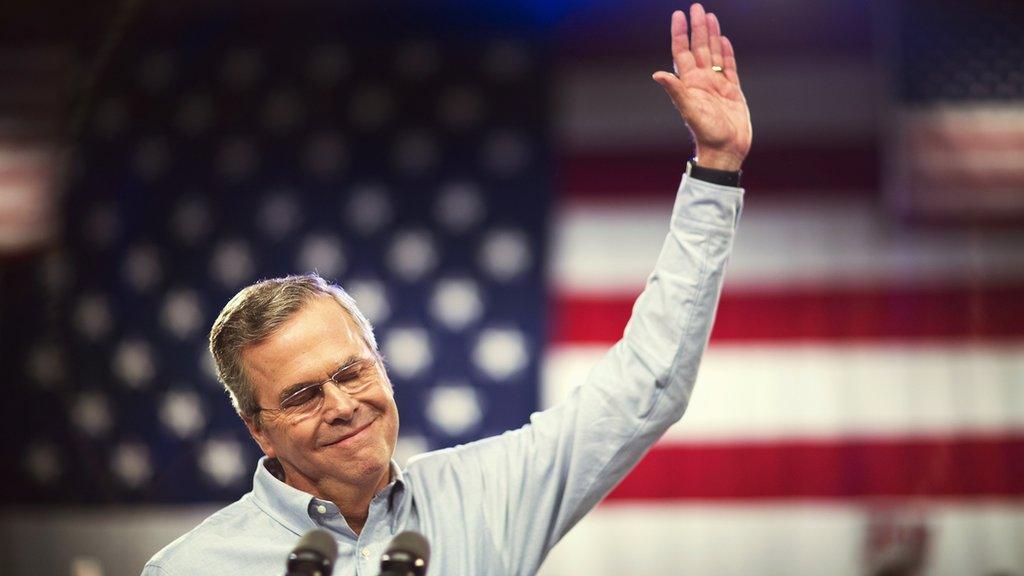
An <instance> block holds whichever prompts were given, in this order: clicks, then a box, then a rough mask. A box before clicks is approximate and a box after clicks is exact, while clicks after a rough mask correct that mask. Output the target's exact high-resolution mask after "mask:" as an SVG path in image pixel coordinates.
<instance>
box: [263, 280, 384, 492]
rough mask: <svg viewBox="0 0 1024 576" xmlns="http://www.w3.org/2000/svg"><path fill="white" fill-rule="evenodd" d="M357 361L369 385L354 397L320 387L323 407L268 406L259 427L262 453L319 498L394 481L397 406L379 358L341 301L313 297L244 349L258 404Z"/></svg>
mask: <svg viewBox="0 0 1024 576" xmlns="http://www.w3.org/2000/svg"><path fill="white" fill-rule="evenodd" d="M354 358H362V359H370V360H372V361H373V363H372V364H370V365H369V368H367V370H368V378H370V379H372V380H373V383H372V385H370V386H369V387H368V388H367V389H366V390H363V391H361V392H358V393H356V394H355V395H354V396H350V395H349V394H347V393H346V392H343V391H342V390H340V389H339V388H338V387H337V386H335V385H334V384H330V383H329V384H326V385H324V386H323V394H324V399H323V407H322V408H321V409H320V410H319V411H318V412H315V413H313V414H311V415H308V416H305V417H298V418H297V417H293V416H289V415H288V414H285V413H280V412H276V411H273V410H271V411H269V412H268V411H263V412H262V414H261V424H262V425H261V426H260V427H259V428H258V429H257V428H256V427H255V426H254V425H253V424H252V423H251V422H246V424H247V425H248V426H249V430H250V432H252V435H253V437H254V438H255V439H256V441H257V442H258V443H259V445H260V447H261V448H262V449H263V452H264V453H266V455H267V456H269V457H271V458H277V459H278V461H279V462H280V463H281V466H282V468H283V469H284V472H285V478H286V481H287V483H288V484H289V485H291V486H294V487H296V488H298V489H300V490H303V491H305V492H309V493H311V494H314V495H316V496H318V497H321V498H328V499H329V497H330V494H332V493H336V492H337V490H338V489H346V488H352V487H358V488H360V489H364V488H374V489H375V490H379V489H381V488H383V487H384V486H385V485H387V483H388V481H389V463H390V461H391V455H392V454H393V453H394V450H395V441H396V440H397V438H398V408H397V407H396V406H395V401H394V397H393V393H392V390H391V384H390V382H389V381H388V379H387V375H386V374H385V373H384V368H383V366H381V365H380V363H379V362H377V358H376V355H375V354H374V353H373V352H372V350H370V349H369V348H368V347H367V345H366V344H365V343H364V342H363V339H362V337H361V336H360V333H359V329H358V328H357V327H356V325H355V323H354V322H353V321H352V320H351V319H350V318H349V316H348V314H346V313H345V312H344V310H343V309H342V308H341V305H340V304H338V303H337V301H335V300H334V299H333V298H331V297H329V296H323V297H318V298H315V299H314V300H312V301H310V302H309V303H307V304H306V305H305V306H304V307H303V308H302V309H301V310H300V311H299V312H297V313H296V314H295V315H294V316H292V317H291V318H290V319H289V320H288V321H287V322H286V323H285V324H284V325H282V326H281V327H280V328H279V329H278V330H277V331H276V332H275V333H274V334H272V335H271V336H270V337H269V338H267V339H266V340H264V341H263V342H260V343H259V344H257V345H254V346H252V347H250V348H248V349H247V350H246V351H245V352H244V354H243V361H244V362H245V368H246V372H247V374H248V376H249V378H250V380H251V382H252V383H253V385H254V386H255V389H256V396H257V399H258V400H259V403H260V406H262V407H264V408H277V407H278V406H280V404H281V400H282V398H283V397H284V396H287V395H288V392H289V390H294V389H295V388H296V387H298V385H300V384H308V383H316V382H324V381H326V380H328V379H329V378H331V376H332V375H333V374H334V373H335V372H336V371H337V370H338V368H339V367H341V366H342V365H344V364H345V363H346V362H347V361H349V360H351V359H354Z"/></svg>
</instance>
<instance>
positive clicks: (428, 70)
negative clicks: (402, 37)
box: [395, 42, 441, 80]
mask: <svg viewBox="0 0 1024 576" xmlns="http://www.w3.org/2000/svg"><path fill="white" fill-rule="evenodd" d="M440 65H441V55H440V54H439V52H438V50H437V46H435V45H433V44H431V43H429V42H411V43H409V44H406V45H405V46H402V48H401V49H400V50H399V52H398V56H397V57H396V58H395V71H396V72H398V74H399V75H401V76H403V77H405V78H409V79H414V80H422V79H423V78H427V77H429V76H433V75H436V74H437V71H438V69H439V68H440Z"/></svg>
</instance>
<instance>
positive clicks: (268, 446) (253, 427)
mask: <svg viewBox="0 0 1024 576" xmlns="http://www.w3.org/2000/svg"><path fill="white" fill-rule="evenodd" d="M242 421H243V422H245V427H246V428H248V429H249V434H250V435H252V439H253V440H255V441H256V443H257V444H259V446H260V450H263V453H264V454H266V455H267V458H277V455H276V452H275V451H274V444H273V442H271V441H270V435H269V434H268V433H267V428H266V426H258V425H257V424H256V422H255V421H254V420H253V418H252V417H248V416H246V417H243V418H242Z"/></svg>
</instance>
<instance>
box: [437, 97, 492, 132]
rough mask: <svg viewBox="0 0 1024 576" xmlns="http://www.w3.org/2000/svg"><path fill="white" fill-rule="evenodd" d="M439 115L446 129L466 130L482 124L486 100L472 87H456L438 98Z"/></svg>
mask: <svg viewBox="0 0 1024 576" xmlns="http://www.w3.org/2000/svg"><path fill="white" fill-rule="evenodd" d="M437 115H438V117H439V118H440V119H441V122H442V123H443V124H444V125H445V126H446V127H448V128H451V129H453V130H466V129H468V128H472V127H473V126H476V125H478V124H479V123H480V120H481V119H482V118H483V115H484V100H483V98H481V97H480V93H479V91H477V90H476V89H474V88H472V87H470V86H454V87H451V88H448V89H446V90H445V91H444V92H442V93H441V95H440V97H439V98H438V106H437Z"/></svg>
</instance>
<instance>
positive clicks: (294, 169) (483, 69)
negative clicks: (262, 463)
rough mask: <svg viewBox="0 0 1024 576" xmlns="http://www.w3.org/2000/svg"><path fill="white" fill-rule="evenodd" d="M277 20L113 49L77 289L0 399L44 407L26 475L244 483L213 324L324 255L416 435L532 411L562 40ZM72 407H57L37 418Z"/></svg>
mask: <svg viewBox="0 0 1024 576" xmlns="http://www.w3.org/2000/svg"><path fill="white" fill-rule="evenodd" d="M278 24H280V22H274V23H273V25H271V23H262V24H259V25H256V24H254V23H253V22H251V21H248V20H244V19H238V18H225V19H220V20H207V21H204V22H202V23H200V24H197V23H195V22H190V23H185V24H181V25H180V26H163V27H155V29H154V30H148V31H147V33H146V34H145V35H139V36H138V37H132V38H129V39H128V42H129V43H130V44H129V45H128V46H126V47H125V48H124V49H123V50H122V51H121V52H120V53H121V55H122V56H121V57H119V58H117V59H116V60H114V61H113V62H112V63H111V67H112V68H115V69H117V70H119V71H120V73H117V74H111V75H110V77H109V79H108V80H106V81H104V82H103V83H102V85H101V86H100V93H99V95H98V97H97V99H96V106H95V111H94V113H93V114H92V116H91V120H90V121H89V123H88V127H87V131H86V132H85V134H84V136H83V138H82V141H81V144H80V154H81V155H80V158H79V162H80V165H79V173H78V174H77V175H76V177H75V180H74V183H73V185H72V188H71V190H70V192H69V197H68V203H67V209H66V210H67V212H66V214H67V226H66V236H65V245H64V247H63V249H62V252H61V256H60V258H62V259H63V260H64V262H63V264H64V266H63V270H62V271H63V273H64V276H65V278H63V285H62V287H61V290H60V296H59V300H58V303H57V305H58V306H61V307H62V311H63V312H64V313H62V314H61V315H60V319H59V320H58V321H56V322H55V323H54V324H53V326H52V327H50V329H49V330H47V331H45V332H42V333H41V334H40V337H39V342H37V343H36V344H35V345H34V346H33V347H32V348H31V350H30V352H29V357H28V364H27V372H28V374H27V376H28V381H29V382H30V383H31V386H28V387H26V388H24V389H23V398H20V401H19V402H18V403H12V404H9V405H8V406H6V407H5V410H7V411H9V412H10V413H9V414H5V416H6V417H7V418H6V419H7V420H8V421H10V422H13V423H14V427H13V428H12V429H21V430H31V433H30V434H29V435H28V437H27V438H26V439H25V440H26V442H25V443H24V444H23V445H19V446H17V447H14V446H10V447H9V448H10V449H11V451H12V453H10V454H7V455H6V456H7V457H8V459H10V460H11V461H18V462H20V463H21V464H22V465H21V466H20V467H19V474H18V481H17V482H16V483H15V486H14V487H13V489H12V490H10V491H8V492H7V495H6V496H7V497H8V498H11V499H13V500H23V499H30V500H40V501H46V502H53V501H56V502H78V503H95V502H110V501H114V502H138V501H141V502H204V501H211V500H218V499H225V498H229V497H232V496H235V495H238V494H239V493H240V492H241V491H244V489H245V488H246V487H247V486H248V484H249V482H250V480H251V474H252V471H253V462H254V461H255V459H256V457H257V455H258V447H257V446H256V445H255V444H254V443H253V442H252V441H250V440H249V439H248V437H247V432H246V431H245V430H244V428H243V427H242V426H241V425H240V421H239V419H238V418H237V416H235V415H234V413H233V412H232V410H231V409H230V406H229V405H228V403H227V401H226V397H225V394H224V392H223V390H222V389H221V387H220V385H219V383H218V382H217V380H216V377H215V372H214V369H213V367H212V360H211V357H210V354H209V352H208V350H207V341H206V335H207V333H208V331H209V326H210V325H211V324H212V322H213V319H214V318H215V316H216V314H217V312H218V311H219V310H220V308H221V306H223V304H224V303H226V302H227V300H228V299H230V297H231V296H232V295H234V293H235V292H236V291H238V290H239V289H240V288H242V287H243V286H245V285H247V284H249V283H251V282H254V281H256V280H257V279H260V278H266V277H273V276H281V275H286V274H291V273H302V272H314V271H316V272H318V273H319V274H321V275H322V276H324V277H325V278H327V279H329V280H332V281H335V282H338V283H340V284H342V285H343V286H344V287H346V288H347V289H348V290H349V291H350V292H351V293H352V295H353V296H354V297H355V298H356V300H357V302H358V303H359V304H360V306H361V308H362V309H363V311H364V312H365V313H366V314H367V315H368V316H369V318H370V319H371V321H373V322H374V324H375V326H376V329H377V336H378V340H379V342H380V344H381V350H382V352H383V354H384V356H385V358H386V361H387V365H388V371H389V374H390V375H391V377H392V378H393V380H394V383H395V386H396V388H397V389H399V390H401V393H400V394H399V396H398V404H399V409H400V413H401V415H402V446H401V447H400V455H399V456H400V457H401V456H403V455H404V456H407V455H409V454H411V453H417V452H421V451H424V450H427V449H433V448H440V447H444V446H449V445H452V444H454V443H458V442H464V441H467V440H471V439H474V438H478V437H481V436H488V435H493V434H496V433H499V432H502V431H504V430H508V429H510V428H514V427H518V426H519V425H521V423H522V422H524V421H525V420H526V419H527V417H528V416H529V414H530V412H531V411H533V410H535V409H536V407H537V395H538V391H537V385H536V382H537V372H538V366H539V353H540V348H541V346H542V344H543V338H544V334H545V332H544V329H543V328H544V326H543V319H544V318H545V316H544V308H545V305H546V298H545V291H544V285H543V282H542V274H541V272H542V270H543V269H544V262H543V250H542V248H543V245H544V242H545V238H546V235H545V223H546V218H547V213H548V210H547V206H548V203H549V199H550V177H549V175H548V171H549V165H550V162H549V160H548V158H549V156H550V154H549V153H548V151H547V146H548V144H547V134H546V110H545V108H544V105H543V104H544V91H545V89H546V86H547V81H548V74H547V73H546V71H545V68H546V62H547V61H548V58H546V57H545V55H544V45H543V43H541V42H538V41H536V40H532V39H530V38H529V37H528V36H525V35H524V34H522V33H517V32H516V31H515V30H497V31H493V33H489V34H488V36H487V37H486V38H485V37H483V35H482V33H481V32H480V31H475V32H474V31H472V30H469V29H463V30H461V31H460V30H455V31H454V33H453V34H446V35H441V34H439V33H438V32H437V31H436V30H433V29H428V28H422V27H421V29H420V30H417V29H415V28H414V27H413V26H412V25H410V24H402V23H399V22H393V23H392V25H391V26H390V35H389V36H388V38H386V39H384V38H381V37H379V36H378V35H377V34H378V32H379V31H376V30H360V29H359V27H358V26H357V25H354V24H353V23H351V22H345V21H343V20H341V19H329V20H328V21H325V22H311V21H310V20H309V18H305V19H300V20H297V21H295V22H293V23H291V24H292V25H291V26H279V25H278ZM293 26H294V27H293ZM342 38H343V39H344V41H340V39H342ZM385 40H386V41H385ZM54 405H58V406H60V407H61V408H60V415H61V416H60V418H59V419H58V420H59V423H55V425H52V426H46V427H37V426H31V425H30V424H31V423H36V422H43V421H46V419H47V418H46V416H45V415H46V414H47V413H49V412H50V411H51V410H52V409H53V407H54ZM72 486H73V487H74V489H73V490H72V489H70V488H71V487H72Z"/></svg>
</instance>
